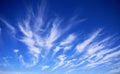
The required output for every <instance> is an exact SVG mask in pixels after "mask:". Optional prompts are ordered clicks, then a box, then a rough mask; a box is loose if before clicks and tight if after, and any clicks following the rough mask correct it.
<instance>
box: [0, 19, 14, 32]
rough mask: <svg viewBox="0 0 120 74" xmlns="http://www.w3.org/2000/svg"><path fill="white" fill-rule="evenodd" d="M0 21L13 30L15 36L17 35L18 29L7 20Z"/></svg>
mask: <svg viewBox="0 0 120 74" xmlns="http://www.w3.org/2000/svg"><path fill="white" fill-rule="evenodd" d="M0 21H2V22H3V23H4V24H5V25H6V26H7V27H8V28H9V29H10V30H11V32H12V33H13V34H15V33H16V29H15V28H14V27H13V26H12V25H11V24H9V23H8V22H7V21H6V20H4V19H2V18H0Z"/></svg>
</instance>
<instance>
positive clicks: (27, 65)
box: [19, 55, 39, 67]
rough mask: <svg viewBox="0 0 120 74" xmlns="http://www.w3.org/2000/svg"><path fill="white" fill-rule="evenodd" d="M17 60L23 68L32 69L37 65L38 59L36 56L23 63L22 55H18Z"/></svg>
mask: <svg viewBox="0 0 120 74" xmlns="http://www.w3.org/2000/svg"><path fill="white" fill-rule="evenodd" d="M19 60H20V62H21V63H22V64H23V65H24V66H25V67H33V66H35V65H36V64H37V63H38V60H39V58H38V56H37V57H36V56H31V57H30V58H29V60H30V61H29V62H25V61H24V59H23V55H20V56H19Z"/></svg>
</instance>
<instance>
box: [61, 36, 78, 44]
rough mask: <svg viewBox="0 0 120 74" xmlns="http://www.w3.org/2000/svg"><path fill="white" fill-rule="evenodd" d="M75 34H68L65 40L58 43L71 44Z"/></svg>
mask: <svg viewBox="0 0 120 74" xmlns="http://www.w3.org/2000/svg"><path fill="white" fill-rule="evenodd" d="M75 38H76V36H75V35H74V34H70V35H69V36H68V37H67V38H66V39H65V40H63V41H62V42H61V43H60V46H65V45H67V44H71V43H72V42H73V41H74V40H75Z"/></svg>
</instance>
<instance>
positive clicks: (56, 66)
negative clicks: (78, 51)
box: [53, 55, 66, 70]
mask: <svg viewBox="0 0 120 74" xmlns="http://www.w3.org/2000/svg"><path fill="white" fill-rule="evenodd" d="M58 59H59V62H58V63H57V64H56V65H55V67H54V68H53V70H55V69H57V68H59V67H60V66H62V65H63V64H64V61H65V59H66V56H65V55H59V56H58Z"/></svg>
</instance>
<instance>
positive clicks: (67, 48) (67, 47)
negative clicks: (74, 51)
mask: <svg viewBox="0 0 120 74" xmlns="http://www.w3.org/2000/svg"><path fill="white" fill-rule="evenodd" d="M71 47H72V46H70V45H69V46H65V48H64V52H66V51H68V50H70V49H71Z"/></svg>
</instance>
